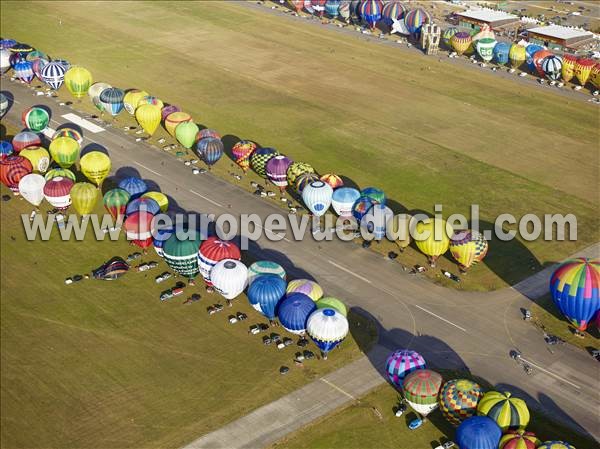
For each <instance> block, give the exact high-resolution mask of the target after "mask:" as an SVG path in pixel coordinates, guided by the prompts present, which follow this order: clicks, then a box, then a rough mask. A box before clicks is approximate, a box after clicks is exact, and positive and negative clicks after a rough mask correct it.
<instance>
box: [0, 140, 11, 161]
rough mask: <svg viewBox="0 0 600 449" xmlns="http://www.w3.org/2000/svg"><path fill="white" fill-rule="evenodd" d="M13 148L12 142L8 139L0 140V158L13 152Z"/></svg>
mask: <svg viewBox="0 0 600 449" xmlns="http://www.w3.org/2000/svg"><path fill="white" fill-rule="evenodd" d="M13 152H14V149H13V146H12V143H10V142H9V141H8V140H2V141H0V159H4V158H5V157H6V156H10V155H11V154H13Z"/></svg>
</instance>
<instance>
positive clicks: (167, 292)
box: [160, 289, 173, 301]
mask: <svg viewBox="0 0 600 449" xmlns="http://www.w3.org/2000/svg"><path fill="white" fill-rule="evenodd" d="M172 297H173V291H172V290H171V289H169V290H165V291H164V292H162V293H161V294H160V300H161V301H166V300H168V299H171V298H172Z"/></svg>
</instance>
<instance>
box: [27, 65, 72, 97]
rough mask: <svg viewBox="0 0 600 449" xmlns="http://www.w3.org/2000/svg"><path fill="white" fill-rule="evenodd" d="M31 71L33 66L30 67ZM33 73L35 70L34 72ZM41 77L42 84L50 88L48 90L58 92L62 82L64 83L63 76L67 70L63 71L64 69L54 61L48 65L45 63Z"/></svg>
mask: <svg viewBox="0 0 600 449" xmlns="http://www.w3.org/2000/svg"><path fill="white" fill-rule="evenodd" d="M32 69H33V65H32ZM34 72H35V70H34ZM40 73H41V76H42V81H43V82H44V83H46V84H47V85H48V86H50V88H52V89H54V90H58V89H60V87H61V86H62V85H63V82H64V81H65V74H66V73H67V70H66V69H65V67H64V66H63V65H62V64H60V63H58V62H56V61H51V62H49V63H47V64H46V65H44V67H43V68H42V70H41V72H40Z"/></svg>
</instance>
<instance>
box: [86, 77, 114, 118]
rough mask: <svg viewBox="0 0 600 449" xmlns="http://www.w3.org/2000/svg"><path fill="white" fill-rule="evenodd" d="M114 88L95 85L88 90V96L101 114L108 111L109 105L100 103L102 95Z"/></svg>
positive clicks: (103, 84) (105, 85)
mask: <svg viewBox="0 0 600 449" xmlns="http://www.w3.org/2000/svg"><path fill="white" fill-rule="evenodd" d="M111 88H112V86H111V85H110V84H107V83H94V84H92V85H91V86H90V88H89V89H88V92H87V93H88V96H89V97H90V100H92V103H93V104H94V106H95V107H96V109H98V110H99V111H100V112H104V110H105V109H107V107H108V105H107V104H105V103H103V102H102V101H100V94H101V93H102V92H104V91H105V90H106V89H111Z"/></svg>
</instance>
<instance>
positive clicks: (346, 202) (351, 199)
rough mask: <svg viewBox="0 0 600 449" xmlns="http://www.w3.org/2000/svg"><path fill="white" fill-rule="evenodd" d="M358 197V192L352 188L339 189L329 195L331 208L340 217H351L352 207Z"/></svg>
mask: <svg viewBox="0 0 600 449" xmlns="http://www.w3.org/2000/svg"><path fill="white" fill-rule="evenodd" d="M359 197H360V192H359V191H358V190H357V189H355V188H353V187H340V188H338V189H335V190H334V191H333V194H332V195H331V207H332V208H333V210H334V211H335V213H336V214H338V215H339V216H340V217H351V216H352V207H353V206H354V203H356V200H358V198H359Z"/></svg>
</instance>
